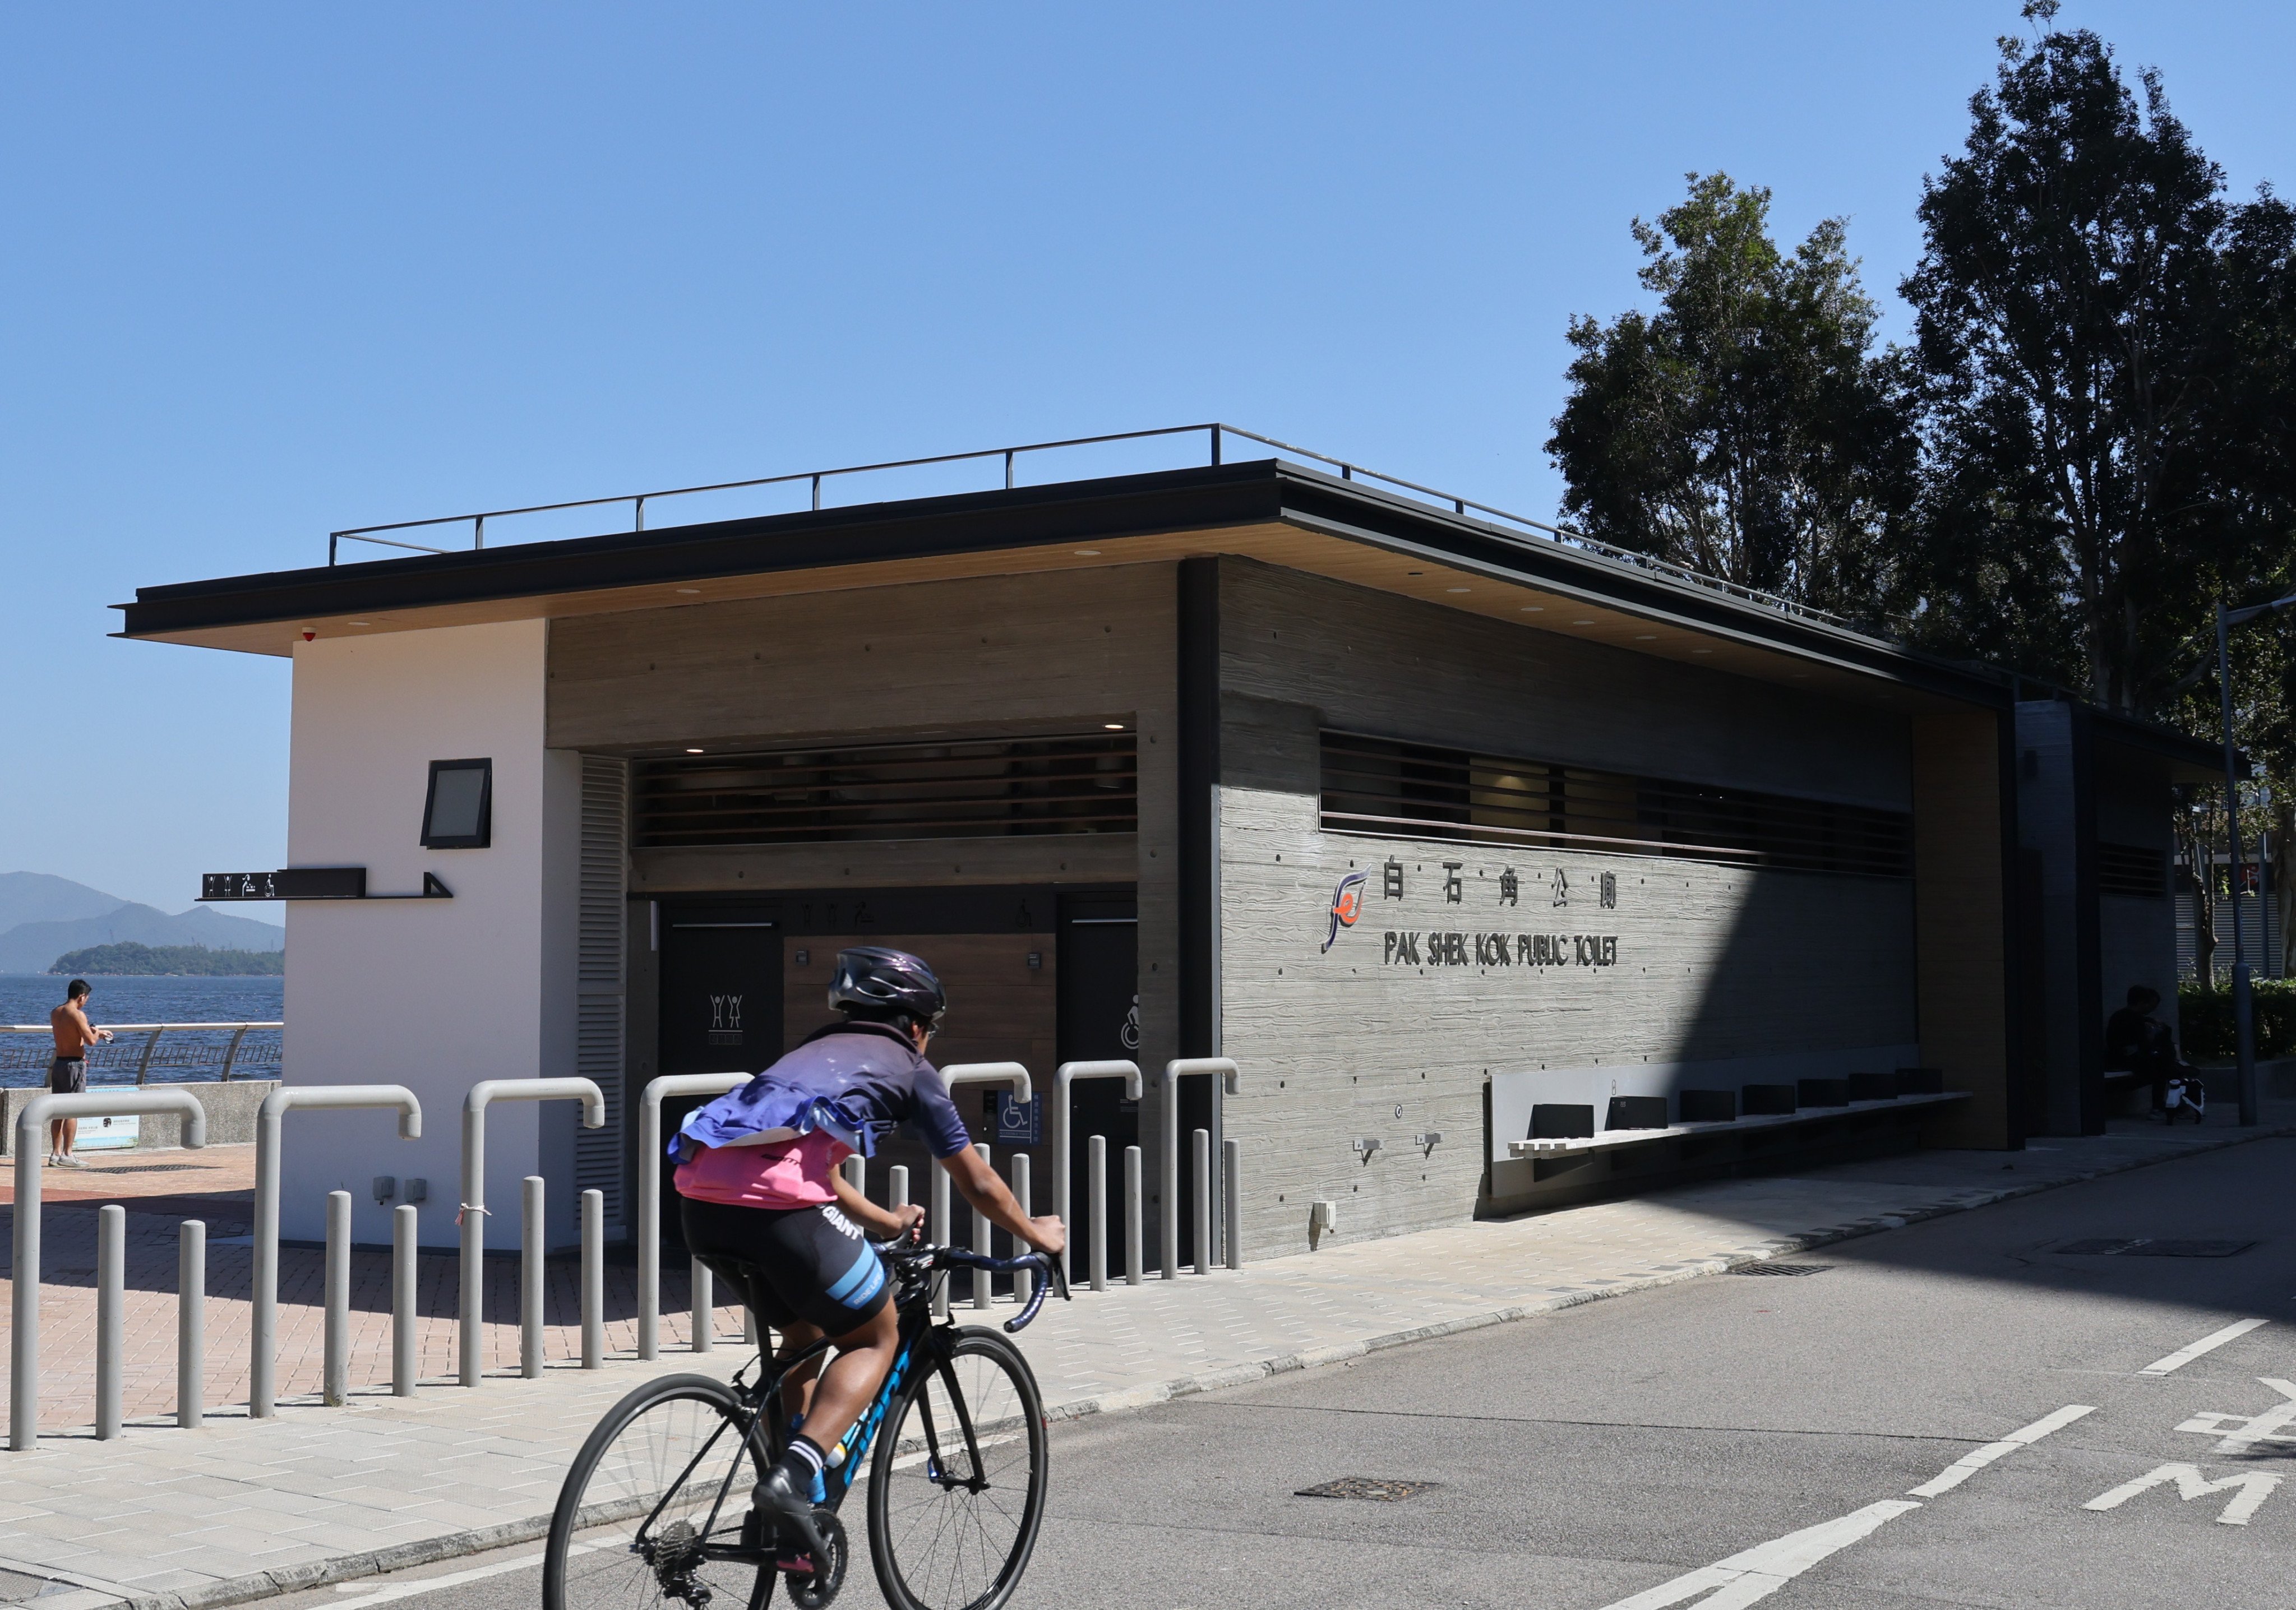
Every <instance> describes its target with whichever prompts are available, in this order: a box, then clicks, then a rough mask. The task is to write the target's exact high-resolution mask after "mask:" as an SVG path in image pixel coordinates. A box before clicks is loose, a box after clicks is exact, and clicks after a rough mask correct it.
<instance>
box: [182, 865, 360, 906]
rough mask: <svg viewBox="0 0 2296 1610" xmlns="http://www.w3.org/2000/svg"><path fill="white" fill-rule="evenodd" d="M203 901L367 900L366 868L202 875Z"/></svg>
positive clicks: (327, 868) (289, 868) (201, 889)
mask: <svg viewBox="0 0 2296 1610" xmlns="http://www.w3.org/2000/svg"><path fill="white" fill-rule="evenodd" d="M200 898H201V900H364V899H365V898H366V869H365V867H282V868H281V869H279V870H277V871H275V872H202V873H201V874H200Z"/></svg>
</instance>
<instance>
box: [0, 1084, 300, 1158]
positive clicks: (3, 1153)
mask: <svg viewBox="0 0 2296 1610" xmlns="http://www.w3.org/2000/svg"><path fill="white" fill-rule="evenodd" d="M94 1088H95V1089H96V1090H98V1091H105V1092H110V1091H119V1090H131V1091H132V1090H134V1089H135V1088H137V1087H136V1086H135V1085H132V1084H130V1085H118V1084H99V1085H97V1086H95V1087H94ZM142 1088H143V1090H145V1091H162V1090H165V1091H178V1090H187V1091H191V1092H192V1094H193V1096H195V1097H197V1098H198V1099H199V1103H200V1108H201V1111H202V1112H204V1113H206V1114H207V1119H208V1144H209V1146H252V1145H253V1144H254V1143H255V1111H256V1108H258V1107H261V1106H262V1105H263V1098H264V1097H266V1096H267V1095H269V1094H270V1093H271V1092H272V1091H275V1090H277V1089H278V1088H279V1081H278V1080H276V1079H234V1080H233V1081H232V1082H231V1083H228V1084H225V1083H222V1082H221V1081H219V1080H217V1081H202V1082H201V1083H190V1084H147V1085H144V1086H143V1087H142ZM46 1094H47V1091H45V1090H42V1089H37V1088H13V1087H12V1088H9V1089H5V1090H0V1157H12V1156H15V1155H16V1117H17V1115H18V1114H20V1113H21V1112H22V1111H23V1110H24V1107H25V1105H26V1104H27V1103H28V1102H29V1101H30V1100H31V1099H32V1098H33V1097H35V1096H45V1095H46ZM91 1122H93V1121H92V1120H89V1119H82V1120H81V1121H80V1124H81V1128H82V1130H83V1131H85V1130H86V1127H87V1126H88V1124H90V1123H91ZM182 1129H183V1120H182V1119H180V1118H178V1117H176V1116H175V1115H174V1114H172V1113H160V1114H152V1115H149V1116H145V1117H144V1118H143V1121H142V1122H141V1123H140V1124H138V1125H137V1133H136V1140H135V1150H137V1151H153V1150H158V1149H161V1148H168V1147H174V1146H181V1145H182V1144H183V1137H182Z"/></svg>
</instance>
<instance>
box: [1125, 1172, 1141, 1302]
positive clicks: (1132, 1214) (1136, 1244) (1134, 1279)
mask: <svg viewBox="0 0 2296 1610" xmlns="http://www.w3.org/2000/svg"><path fill="white" fill-rule="evenodd" d="M1145 1272H1146V1271H1145V1261H1144V1259H1143V1258H1142V1257H1141V1255H1140V1148H1138V1147H1136V1146H1128V1147H1126V1148H1124V1283H1125V1284H1126V1285H1127V1286H1137V1285H1139V1284H1140V1282H1141V1279H1143V1277H1144V1274H1145Z"/></svg>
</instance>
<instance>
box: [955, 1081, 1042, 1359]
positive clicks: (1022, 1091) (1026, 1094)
mask: <svg viewBox="0 0 2296 1610" xmlns="http://www.w3.org/2000/svg"><path fill="white" fill-rule="evenodd" d="M940 1076H941V1082H942V1083H945V1084H947V1086H948V1090H949V1094H950V1095H951V1096H952V1097H954V1096H955V1094H956V1087H957V1086H958V1085H960V1084H1004V1085H1009V1086H1011V1087H1012V1091H1013V1099H1014V1100H1015V1101H1026V1100H1029V1099H1031V1098H1032V1097H1033V1096H1034V1095H1035V1094H1036V1086H1035V1085H1034V1084H1033V1083H1031V1082H1030V1081H1029V1070H1028V1069H1027V1068H1025V1067H1021V1065H1020V1064H1019V1063H1017V1062H956V1063H952V1064H950V1065H949V1066H948V1067H945V1068H943V1069H941V1070H940ZM975 1149H976V1150H977V1149H979V1148H975ZM976 1216H977V1215H976ZM951 1222H952V1214H951V1211H950V1205H949V1199H948V1170H947V1169H945V1168H939V1167H936V1168H934V1169H933V1170H932V1219H931V1230H930V1232H929V1233H930V1234H931V1237H932V1238H933V1239H934V1240H936V1241H938V1242H939V1243H940V1244H941V1245H942V1246H947V1245H948V1231H949V1225H950V1223H951ZM976 1234H977V1232H976ZM972 1278H973V1279H975V1280H978V1281H980V1282H982V1285H981V1286H980V1289H981V1290H983V1291H986V1290H987V1289H988V1287H987V1284H986V1283H987V1281H988V1276H986V1275H984V1274H981V1273H979V1272H978V1271H976V1272H975V1273H974V1275H973V1277H972ZM933 1312H934V1313H936V1314H938V1315H939V1316H941V1317H943V1318H946V1317H947V1314H948V1282H947V1281H946V1280H943V1281H942V1282H941V1284H940V1288H939V1291H938V1292H937V1293H936V1294H935V1295H934V1297H933Z"/></svg>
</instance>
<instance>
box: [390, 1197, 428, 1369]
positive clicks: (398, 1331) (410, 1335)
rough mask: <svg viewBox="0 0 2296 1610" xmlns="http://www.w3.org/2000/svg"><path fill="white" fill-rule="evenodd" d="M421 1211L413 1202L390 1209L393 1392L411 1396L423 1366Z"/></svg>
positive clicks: (403, 1203) (391, 1367) (391, 1366)
mask: <svg viewBox="0 0 2296 1610" xmlns="http://www.w3.org/2000/svg"><path fill="white" fill-rule="evenodd" d="M420 1216H421V1215H420V1214H419V1212H418V1211H417V1209H416V1208H415V1206H414V1204H413V1203H412V1202H402V1203H400V1204H399V1205H398V1206H397V1207H394V1208H392V1209H391V1210H390V1395H391V1396H393V1397H396V1398H411V1397H413V1396H414V1380H415V1377H416V1375H417V1374H418V1372H419V1371H420V1369H421V1366H420V1364H419V1363H418V1362H417V1361H416V1358H415V1351H414V1350H415V1340H416V1338H415V1325H416V1323H417V1321H418V1320H419V1319H420V1316H419V1315H418V1314H417V1313H416V1312H415V1298H414V1293H415V1284H414V1279H415V1263H414V1260H415V1256H416V1254H417V1252H418V1250H419V1248H420V1246H421V1245H422V1242H421V1238H422V1227H421V1225H420V1223H419V1222H418V1221H419V1219H420Z"/></svg>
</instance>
